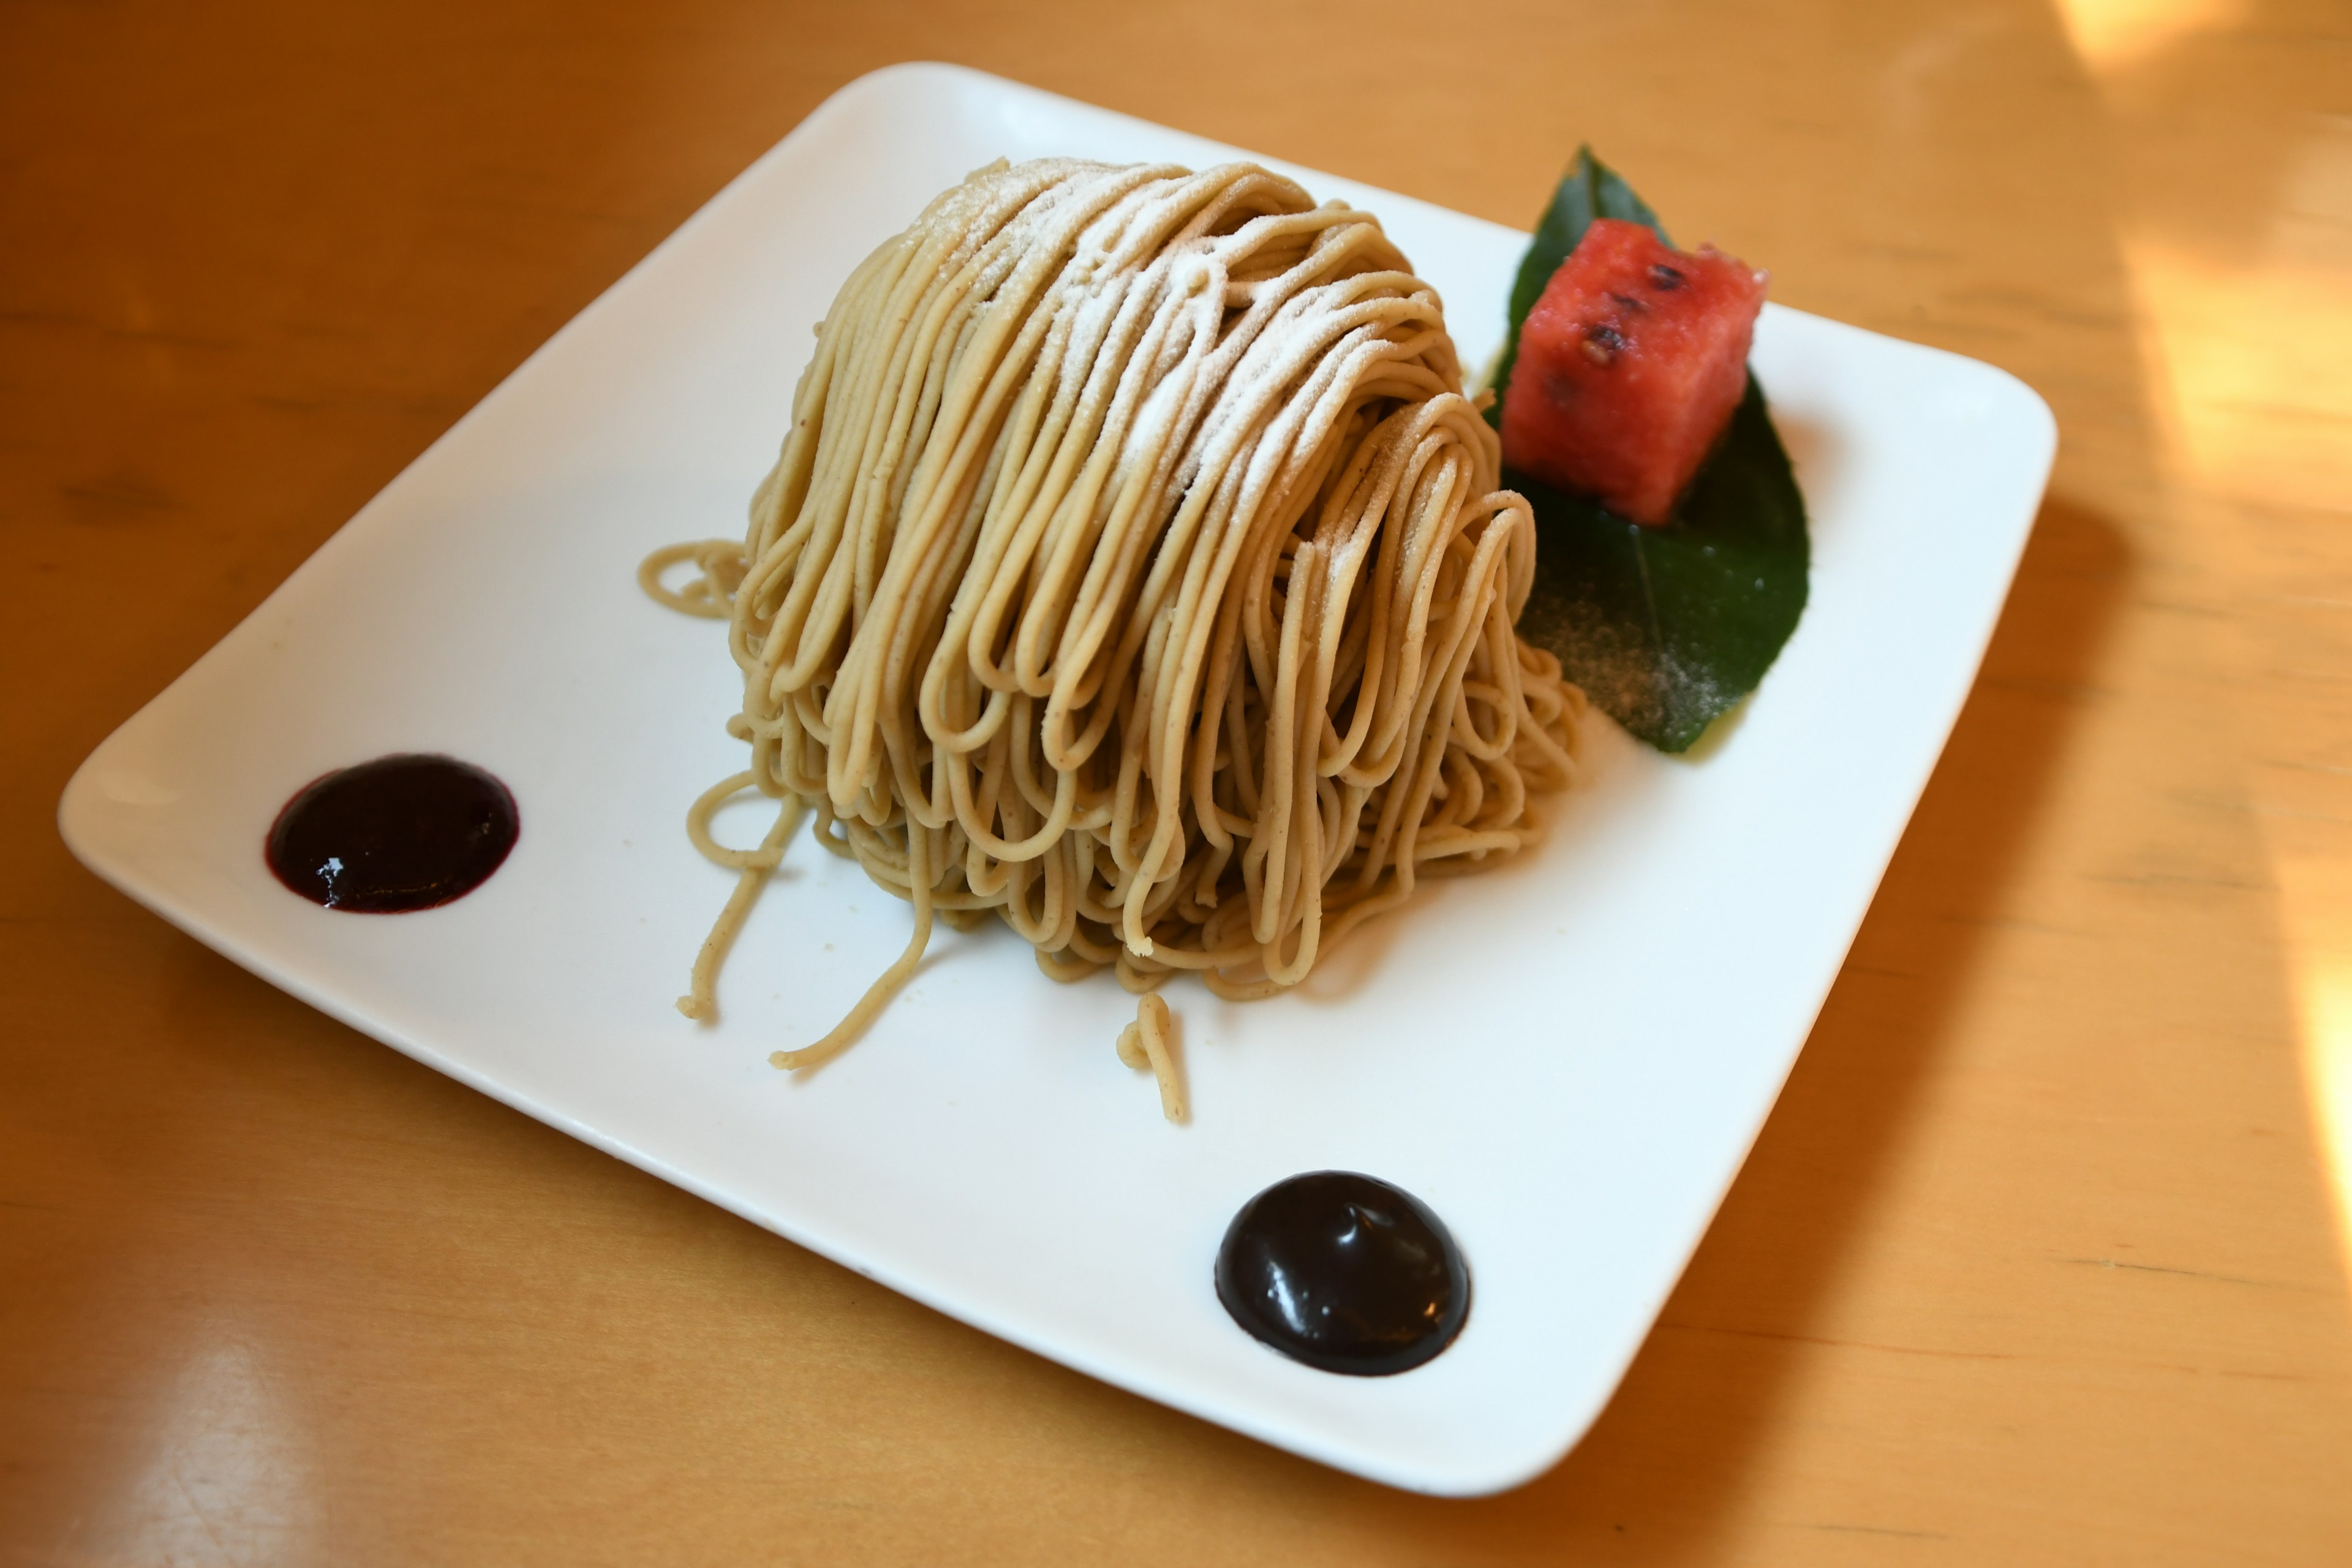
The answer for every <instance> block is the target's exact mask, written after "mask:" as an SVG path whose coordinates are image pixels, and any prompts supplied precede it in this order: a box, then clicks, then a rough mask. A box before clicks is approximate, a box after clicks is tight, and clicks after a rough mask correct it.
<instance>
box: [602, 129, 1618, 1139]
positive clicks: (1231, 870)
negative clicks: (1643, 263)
mask: <svg viewBox="0 0 2352 1568" xmlns="http://www.w3.org/2000/svg"><path fill="white" fill-rule="evenodd" d="M1498 464H1499V449H1498V446H1497V442H1496V437H1495V435H1494V433H1493V432H1492V431H1491V430H1490V429H1489V428H1488V426H1486V422H1485V420H1484V419H1483V418H1482V417H1481V416H1480V415H1479V412H1478V409H1477V408H1476V407H1475V406H1474V405H1473V403H1472V402H1471V400H1470V399H1469V398H1467V397H1465V395H1463V392H1462V377H1461V369H1460V366H1459V364H1458V363H1456V359H1455V355H1454V344H1453V341H1452V340H1451V339H1450V338H1449V337H1448V336H1447V335H1446V331H1445V325H1444V315H1443V311H1442V309H1441V307H1440V304H1439V301H1438V298H1437V295H1436V294H1435V292H1434V291H1433V290H1432V289H1430V287H1429V286H1428V285H1427V284H1425V283H1423V282H1422V281H1421V280H1420V279H1417V278H1415V277H1414V276H1413V275H1412V271H1411V269H1410V268H1409V266H1408V264H1407V263H1406V261H1405V259H1404V258H1403V257H1402V255H1401V254H1399V252H1398V251H1397V250H1396V248H1395V247H1393V246H1392V245H1391V244H1390V242H1389V241H1388V239H1387V237H1385V236H1384V235H1383V234H1382V233H1381V227H1380V225H1379V224H1378V222H1377V221H1375V220H1374V219H1373V218H1372V217H1371V216H1369V215H1367V214H1365V213H1362V212H1359V211H1355V210H1351V209H1349V208H1348V207H1346V206H1344V205H1339V204H1336V203H1334V204H1329V205H1320V206H1318V205H1316V204H1315V203H1314V202H1313V200H1312V199H1311V198H1310V197H1309V196H1308V195H1307V193H1306V192H1305V191H1303V190H1301V189H1300V188H1299V187H1298V186H1297V184H1294V183H1293V182H1291V181H1289V180H1287V179H1284V178H1282V177H1280V176H1278V175H1276V174H1270V173H1268V172H1267V171H1265V170H1264V169H1261V168H1257V167H1255V166H1254V165H1251V164H1246V163H1236V164H1228V165H1225V166H1223V167H1219V168H1213V169H1208V170H1204V171H1202V172H1201V173H1198V174H1194V173H1192V172H1190V171H1187V170H1184V169H1181V168H1177V167H1173V166H1169V165H1151V166H1129V167H1117V166H1111V165H1107V164H1101V163H1084V162H1078V161H1074V160H1064V159H1052V160H1043V161H1039V162H1034V163H1021V164H1017V165H1011V166H1007V165H1005V164H1003V163H998V164H995V165H992V166H991V167H989V168H986V169H982V170H981V171H979V172H978V173H976V174H972V175H971V177H970V178H968V179H966V180H965V181H964V182H963V183H962V184H959V185H957V186H955V187H954V188H953V189H951V190H949V191H947V192H945V193H944V194H942V195H940V196H939V197H938V198H937V199H936V200H935V201H933V202H932V203H931V205H930V206H929V208H927V209H926V210H925V211H924V213H923V214H922V216H920V217H919V218H918V219H917V220H916V221H915V223H914V225H913V226H911V227H909V228H908V230H907V231H906V232H905V233H903V234H901V235H899V236H898V237H896V238H893V239H892V240H890V241H889V242H888V243H887V244H885V245H884V246H882V247H881V248H879V249H878V250H877V251H875V252H874V253H873V255H871V256H870V257H868V258H866V261H865V262H864V264H863V265H861V266H860V267H859V268H857V269H856V272H855V273H853V274H852V275H851V277H850V279H849V280H848V281H847V282H846V283H845V284H844V285H843V286H842V289H841V292H840V295H839V297H838V298H837V299H836V300H835V301H834V305H833V309H832V310H831V311H830V312H829V313H828V314H827V315H826V317H825V320H824V323H823V325H822V326H821V327H819V329H818V331H817V345H816V353H815V355H814V358H813V359H812V360H811V361H810V363H809V365H808V368H807V370H806V372H805V373H804V374H803V376H802V378H801V382H800V385H799V390H798V392H797V394H796V395H795V399H794V403H793V424H792V430H791V433H790V434H789V436H787V437H786V438H785V441H784V445H783V450H782V456H780V457H779V458H778V459H777V461H776V465H775V468H774V469H773V470H772V472H771V473H770V474H769V475H768V477H767V479H766V480H765V481H764V482H763V483H762V484H761V486H760V489H759V491H758V493H757V495H756V496H755V497H754V498H753V500H752V504H751V529H750V531H749V534H748V536H747V538H746V539H745V541H744V542H743V544H742V546H741V547H740V550H738V549H737V548H736V547H734V546H733V544H732V542H713V543H708V544H698V545H681V546H677V547H674V548H672V549H670V550H667V551H664V552H656V555H655V556H653V557H651V558H649V559H648V560H647V561H646V564H645V567H644V569H643V572H642V574H641V575H642V579H643V581H645V583H646V586H647V588H648V591H650V592H653V593H654V594H655V595H656V597H660V598H663V599H665V601H666V602H668V603H671V604H674V605H677V607H679V608H681V609H687V610H690V611H694V612H696V613H699V614H705V615H711V616H719V615H725V616H727V617H728V618H729V622H730V626H729V639H728V640H729V647H730V648H731V650H732V651H733V654H734V658H735V662H736V664H737V665H738V666H739V667H740V670H741V672H742V678H743V703H742V709H741V710H740V713H738V714H737V715H736V716H735V717H734V718H733V719H731V720H730V723H729V727H730V731H731V732H732V733H734V734H735V735H736V736H737V737H738V738H739V739H741V740H744V741H748V742H750V743H751V765H750V767H749V768H748V769H747V770H746V771H744V772H743V773H738V774H736V775H735V776H733V777H731V778H729V779H725V780H722V781H720V782H719V784H717V785H715V786H714V787H713V788H712V789H711V790H709V792H708V793H706V794H705V795H703V796H702V798H701V799H700V800H698V802H696V804H695V805H694V807H693V809H692V811H691V812H690V813H689V817H688V831H689V834H690V836H691V837H692V838H693V841H694V842H695V844H696V846H697V847H698V848H699V849H700V850H701V851H702V852H703V853H704V854H705V855H706V856H708V857H709V858H711V859H713V860H715V861H717V862H719V864H721V865H724V866H728V867H730V868H733V869H735V870H736V871H738V872H739V873H740V877H739V881H738V886H737V888H736V890H735V894H734V896H733V897H732V898H731V899H730V900H729V902H728V905H727V908H726V910H725V911H724V912H723V913H722V915H721V917H720V919H719V922H718V925H717V927H716V928H715V929H714V930H713V931H712V932H711V935H710V939H709V941H708V942H705V943H704V946H703V950H702V952H701V954H700V955H699V957H698V959H697V961H696V963H695V965H694V976H693V986H692V990H691V992H690V993H689V994H688V995H687V996H685V997H682V998H681V999H680V1000H679V1004H678V1005H679V1007H680V1009H681V1010H682V1011H684V1012H686V1013H687V1014H688V1016H709V1014H710V1013H711V1011H712V1008H713V987H714V985H715V983H716V977H717V973H718V969H719V963H720V962H721V960H722V959H723V958H724V956H725V954H726V952H727V950H728V948H729V946H730V943H731V942H732V941H733V939H734V936H735V933H736V931H737V929H738V928H739V927H740V924H741V923H742V921H743V918H744V916H745V913H746V912H747V911H748V910H749V908H750V906H751V900H753V898H755V897H756V895H757V892H758V889H759V886H760V883H761V879H764V878H765V876H766V875H767V873H768V871H769V870H770V869H772V868H773V867H774V866H775V865H776V864H777V863H778V862H779V860H780V859H781V858H782V854H783V852H784V846H785V844H786V841H787V840H788V839H789V837H790V836H791V834H792V833H793V829H794V827H795V826H796V825H797V824H798V823H799V821H800V820H801V818H802V816H803V811H805V812H808V813H812V814H814V819H815V836H816V837H817V838H818V840H819V842H821V843H823V844H824V845H825V846H826V847H829V848H831V849H833V850H835V852H837V853H840V854H843V855H846V856H851V857H854V858H856V860H857V862H858V864H859V865H861V866H862V867H864V868H865V869H866V874H867V875H868V876H870V877H871V878H872V879H874V880H875V881H876V882H877V883H879V884H880V885H881V886H882V887H884V888H886V889H889V890H890V891H892V892H894V893H897V894H898V895H899V896H901V897H903V898H906V899H908V900H909V901H910V902H911V903H912V904H913V906H914V916H915V919H914V926H915V929H914V932H913V935H912V937H911V940H910V941H909V942H908V946H907V949H906V952H905V953H904V954H903V955H902V956H901V957H900V958H899V960H898V962H897V963H895V964H893V965H892V966H891V968H890V969H889V971H888V972H887V973H885V974H884V975H883V976H882V977H881V978H880V979H879V980H878V981H877V982H876V984H875V985H874V986H873V988H872V989H871V990H870V991H869V992H868V993H867V994H866V997H865V998H864V1000H863V1001H861V1002H860V1003H859V1005H857V1007H856V1009H854V1010H853V1011H852V1012H851V1014H850V1015H849V1016H848V1017H847V1018H845V1019H844V1020H843V1022H842V1024H841V1025H840V1026H838V1027H837V1028H835V1030H834V1031H833V1032H832V1033H831V1034H829V1035H827V1036H825V1037H824V1038H823V1039H821V1040H819V1041H817V1042H815V1043H814V1044H813V1045H811V1046H809V1047H805V1048H803V1049H801V1050H797V1051H786V1052H779V1053H777V1054H776V1056H775V1057H774V1058H772V1060H774V1061H775V1062H776V1063H777V1065H779V1066H781V1067H787V1068H801V1067H807V1066H810V1065H813V1064H814V1063H816V1062H819V1061H822V1060H824V1059H825V1058H827V1057H830V1056H831V1055H833V1054H834V1053H835V1052H836V1051H838V1050H839V1049H841V1048H842V1047H844V1046H845V1045H847V1044H848V1043H849V1042H850V1041H851V1040H852V1039H854V1038H856V1036H857V1035H858V1033H860V1032H861V1031H862V1030H863V1029H864V1028H865V1027H866V1025H867V1024H868V1023H869V1022H870V1021H871V1019H872V1018H873V1017H874V1016H875V1015H876V1014H877V1012H878V1011H879V1009H880V1008H881V1007H882V1006H883V1005H886V1004H887V1001H888V999H889V997H890V995H891V994H893V993H894V992H895V991H896V990H897V989H898V986H899V985H900V984H903V983H904V982H905V980H906V979H907V977H908V975H909V974H911V973H913V970H914V967H915V965H916V963H918V962H919V960H920V958H921V956H922V953H923V952H924V950H925V948H926V946H927V945H928V943H929V937H930V931H931V923H932V921H933V919H934V918H935V917H937V918H942V919H946V920H948V921H951V922H954V923H957V924H959V925H970V924H971V923H974V922H976V921H982V920H985V919H986V918H988V917H989V916H990V915H993V916H994V917H995V918H997V919H999V920H1002V921H1003V922H1004V923H1005V924H1007V925H1009V926H1011V927H1012V928H1013V930H1014V931H1018V932H1020V933H1021V935H1022V936H1023V937H1024V939H1025V940H1026V941H1028V942H1030V943H1031V944H1032V945H1033V946H1034V948H1035V950H1036V955H1037V962H1038V964H1039V966H1040V967H1041V968H1043V969H1044V970H1045V973H1047V974H1049V975H1051V976H1053V977H1054V978H1055V979H1058V980H1075V979H1078V978H1080V977H1083V976H1085V975H1087V974H1088V973H1093V972H1094V971H1096V970H1098V969H1102V968H1106V967H1108V968H1110V969H1112V970H1114V971H1115V972H1116V973H1117V975H1118V980H1119V981H1120V983H1121V984H1125V985H1126V986H1127V987H1128V988H1129V989H1130V990H1132V991H1136V992H1139V993H1148V992H1150V991H1151V990H1152V989H1153V988H1154V987H1156V986H1158V985H1160V984H1161V983H1162V982H1163V981H1165V980H1166V979H1167V978H1168V977H1169V976H1171V974H1173V973H1177V972H1179V971H1185V970H1190V971H1194V972H1197V973H1199V974H1200V976H1201V978H1202V980H1203V981H1204V982H1205V983H1206V984H1207V985H1208V986H1209V988H1210V989H1211V990H1212V991H1213V992H1215V993H1216V994H1219V995H1221V996H1228V997H1255V996H1262V995H1265V994H1269V993H1272V992H1275V991H1278V990H1280V989H1282V988H1284V987H1286V986H1289V985H1295V984H1297V983H1298V982H1299V981H1300V980H1301V979H1302V978H1304V977H1305V976H1306V974H1307V972H1308V971H1309V970H1310V969H1312V968H1313V966H1314V964H1315V961H1316V958H1317V955H1318V953H1319V952H1322V951H1323V949H1324V947H1325V945H1326V944H1328V943H1329V942H1333V941H1336V940H1337V939H1338V938H1339V937H1340V936H1342V935H1343V934H1344V933H1345V932H1346V931H1348V930H1349V928H1350V927H1352V926H1354V925H1355V924H1357V923H1358V922H1360V921H1363V920H1366V919H1368V918H1370V916H1372V915H1374V914H1377V913H1379V912H1380V911H1381V910H1387V909H1389V908H1391V907H1392V906H1394V905H1396V904H1398V903H1400V902H1402V901H1403V900H1405V899H1406V898H1408V897H1409V896H1410V895H1411V894H1412V891H1413V889H1414V886H1415V884H1416V883H1417V882H1418V881H1419V880H1420V879H1423V878H1425V877H1430V876H1434V875H1442V874H1446V873H1450V872H1465V871H1475V870H1481V869H1484V868H1488V867H1491V866H1493V865H1495V864H1496V863H1497V862H1499V861H1500V860H1502V859H1504V858H1507V857H1508V856H1510V855H1511V854H1513V853H1514V852H1516V851H1517V850H1518V849H1520V848H1522V847H1526V846H1527V845H1528V843H1530V842H1531V841H1532V840H1533V837H1534V836H1535V834H1536V833H1537V831H1538V821H1537V818H1536V816H1535V815H1534V812H1533V806H1534V805H1535V801H1536V797H1538V796H1540V795H1545V794H1548V793H1550V792H1555V791H1559V790H1560V789H1562V788H1564V787H1566V786H1567V785H1568V784H1570V782H1571V780H1572V778H1573V777H1574V774H1575V771H1576V763H1575V744H1576V727H1577V724H1578V721H1579V720H1580V717H1581V715H1582V712H1583V699H1582V696H1581V694H1580V693H1579V692H1578V691H1577V689H1575V688H1574V687H1573V686H1570V685H1569V684H1568V683H1566V682H1565V681H1564V680H1563V679H1561V677H1560V672H1559V664H1558V663H1557V662H1556V661H1555V660H1554V659H1553V658H1551V656H1549V654H1546V653H1544V652H1542V651H1540V650H1539V649H1537V648H1533V647H1528V645H1527V644H1525V643H1523V642H1521V641H1520V640H1519V639H1518V637H1517V635H1516V634H1515V633H1514V631H1513V629H1512V628H1513V626H1514V623H1515V622H1516V621H1517V616H1518V612H1519V610H1520V608H1521V606H1522V605H1524V603H1525V602H1526V599H1527V595H1528V590H1529V587H1530V585H1531V584H1532V581H1533V577H1534V570H1535V532H1534V521H1533V519H1532V517H1531V516H1530V514H1529V512H1528V506H1527V503H1526V502H1525V501H1524V500H1521V499H1520V498H1519V497H1518V496H1517V495H1515V494H1513V493H1511V492H1510V491H1507V490H1504V489H1499V488H1498V482H1497V481H1498ZM688 558H691V559H693V560H694V561H695V562H696V563H697V564H698V568H699V571H700V575H699V576H698V578H696V579H695V580H694V581H693V582H691V583H690V584H688V586H687V587H686V588H685V589H683V590H677V591H673V590H670V589H668V588H666V587H664V586H663V584H662V582H661V575H662V573H663V572H664V570H665V569H667V567H668V566H670V565H672V564H675V563H678V562H681V561H684V560H686V559H688ZM750 790H756V791H758V792H759V793H760V794H761V795H767V796H770V797H772V798H774V799H775V800H777V801H778V802H779V803H780V809H779V811H778V815H777V817H776V821H775V824H774V826H773V827H772V829H771V830H770V831H769V833H768V835H767V837H766V838H765V839H764V840H763V841H762V842H761V845H760V847H757V848H756V849H749V850H744V849H734V848H729V847H725V846H723V845H720V844H719V843H718V842H717V841H716V840H715V839H714V838H713V837H712V835H711V831H710V819H711V816H712V814H713V813H714V812H715V811H716V810H717V809H718V808H719V806H720V805H723V804H725V803H726V802H727V801H729V800H730V799H731V798H733V797H734V796H736V795H740V794H742V793H743V792H745V791H750ZM1164 1012H1165V1010H1164V1008H1163V1009H1161V1010H1160V1015H1157V1016H1160V1017H1162V1018H1163V1019H1164ZM1155 1059H1156V1058H1155ZM1174 1114H1175V1111H1173V1110H1171V1115H1174Z"/></svg>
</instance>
